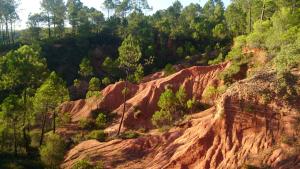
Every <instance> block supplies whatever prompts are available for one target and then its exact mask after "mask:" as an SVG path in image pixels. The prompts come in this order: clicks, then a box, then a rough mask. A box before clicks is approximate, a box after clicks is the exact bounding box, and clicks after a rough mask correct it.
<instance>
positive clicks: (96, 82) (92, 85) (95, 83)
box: [89, 77, 101, 91]
mask: <svg viewBox="0 0 300 169" xmlns="http://www.w3.org/2000/svg"><path fill="white" fill-rule="evenodd" d="M100 86H101V81H100V79H99V78H97V77H93V78H92V79H91V80H90V82H89V90H91V91H97V90H100Z"/></svg>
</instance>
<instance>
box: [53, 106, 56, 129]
mask: <svg viewBox="0 0 300 169" xmlns="http://www.w3.org/2000/svg"><path fill="white" fill-rule="evenodd" d="M55 117H56V114H55V111H53V133H55Z"/></svg>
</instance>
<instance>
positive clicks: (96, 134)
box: [86, 130, 107, 142]
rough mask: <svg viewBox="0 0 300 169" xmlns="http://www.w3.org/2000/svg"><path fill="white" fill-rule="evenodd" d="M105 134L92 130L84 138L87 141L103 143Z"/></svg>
mask: <svg viewBox="0 0 300 169" xmlns="http://www.w3.org/2000/svg"><path fill="white" fill-rule="evenodd" d="M106 136H107V134H106V133H105V132H104V131H103V130H93V131H91V132H90V133H89V134H88V135H87V136H86V138H87V139H96V140H98V141H101V142H103V141H105V140H106Z"/></svg>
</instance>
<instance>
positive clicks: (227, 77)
mask: <svg viewBox="0 0 300 169" xmlns="http://www.w3.org/2000/svg"><path fill="white" fill-rule="evenodd" d="M240 69H241V66H240V64H236V63H233V64H232V65H230V67H229V68H227V69H226V70H225V71H223V72H222V73H220V74H219V78H220V79H221V80H223V81H224V83H225V84H226V85H230V84H232V83H233V82H234V79H233V77H234V75H237V74H238V73H239V72H240Z"/></svg>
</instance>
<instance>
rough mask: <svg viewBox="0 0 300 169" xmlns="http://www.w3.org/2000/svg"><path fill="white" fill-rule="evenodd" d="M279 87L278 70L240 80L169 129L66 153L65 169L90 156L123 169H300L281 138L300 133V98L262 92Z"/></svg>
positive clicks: (90, 144)
mask: <svg viewBox="0 0 300 169" xmlns="http://www.w3.org/2000/svg"><path fill="white" fill-rule="evenodd" d="M169 78H170V77H169ZM274 87H276V79H275V78H274V74H273V73H266V74H261V75H258V76H256V77H254V78H251V79H248V80H243V81H240V82H238V83H236V84H235V85H233V86H232V87H230V88H229V89H228V90H227V91H226V93H225V94H224V95H223V96H222V98H221V99H220V101H219V102H218V104H217V105H216V106H215V107H213V108H211V109H208V110H206V111H204V112H200V113H198V114H194V115H191V116H190V118H189V120H187V121H185V122H183V123H182V124H181V125H180V126H177V127H176V128H175V129H173V130H172V131H170V132H167V133H164V134H161V135H148V136H144V137H140V138H137V139H130V140H113V141H110V142H106V143H100V142H98V141H96V140H89V141H85V142H82V143H80V144H79V145H77V146H76V147H74V148H73V149H72V150H70V151H69V152H68V153H67V155H66V157H65V161H64V163H63V164H62V168H70V166H72V165H73V164H74V162H76V161H77V160H79V159H83V158H89V159H90V160H91V161H92V162H97V161H99V160H101V161H102V162H104V165H105V167H106V168H122V169H126V168H128V169H129V168H130V169H138V168H149V169H161V168H164V169H177V168H178V169H186V168H189V169H200V168H201V169H215V168H219V169H224V168H241V167H242V166H243V165H245V164H253V165H256V166H260V167H261V166H270V167H272V168H278V169H285V168H289V169H298V168H300V155H299V150H298V149H297V148H294V147H293V146H292V145H288V144H286V143H284V144H283V143H282V138H284V137H296V138H297V137H299V135H300V133H299V131H297V127H295V126H298V127H299V125H300V124H299V119H300V118H299V116H300V114H299V108H300V102H299V100H300V98H299V97H298V98H297V99H296V102H295V103H293V104H291V103H287V102H284V101H283V100H282V99H281V98H280V97H278V96H277V95H276V94H275V93H272V92H271V93H270V95H271V98H272V100H271V101H270V102H266V101H264V100H263V99H262V95H263V94H264V93H265V92H266V90H270V91H274ZM297 101H298V102H297ZM298 142H299V138H298ZM298 144H299V143H298Z"/></svg>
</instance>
